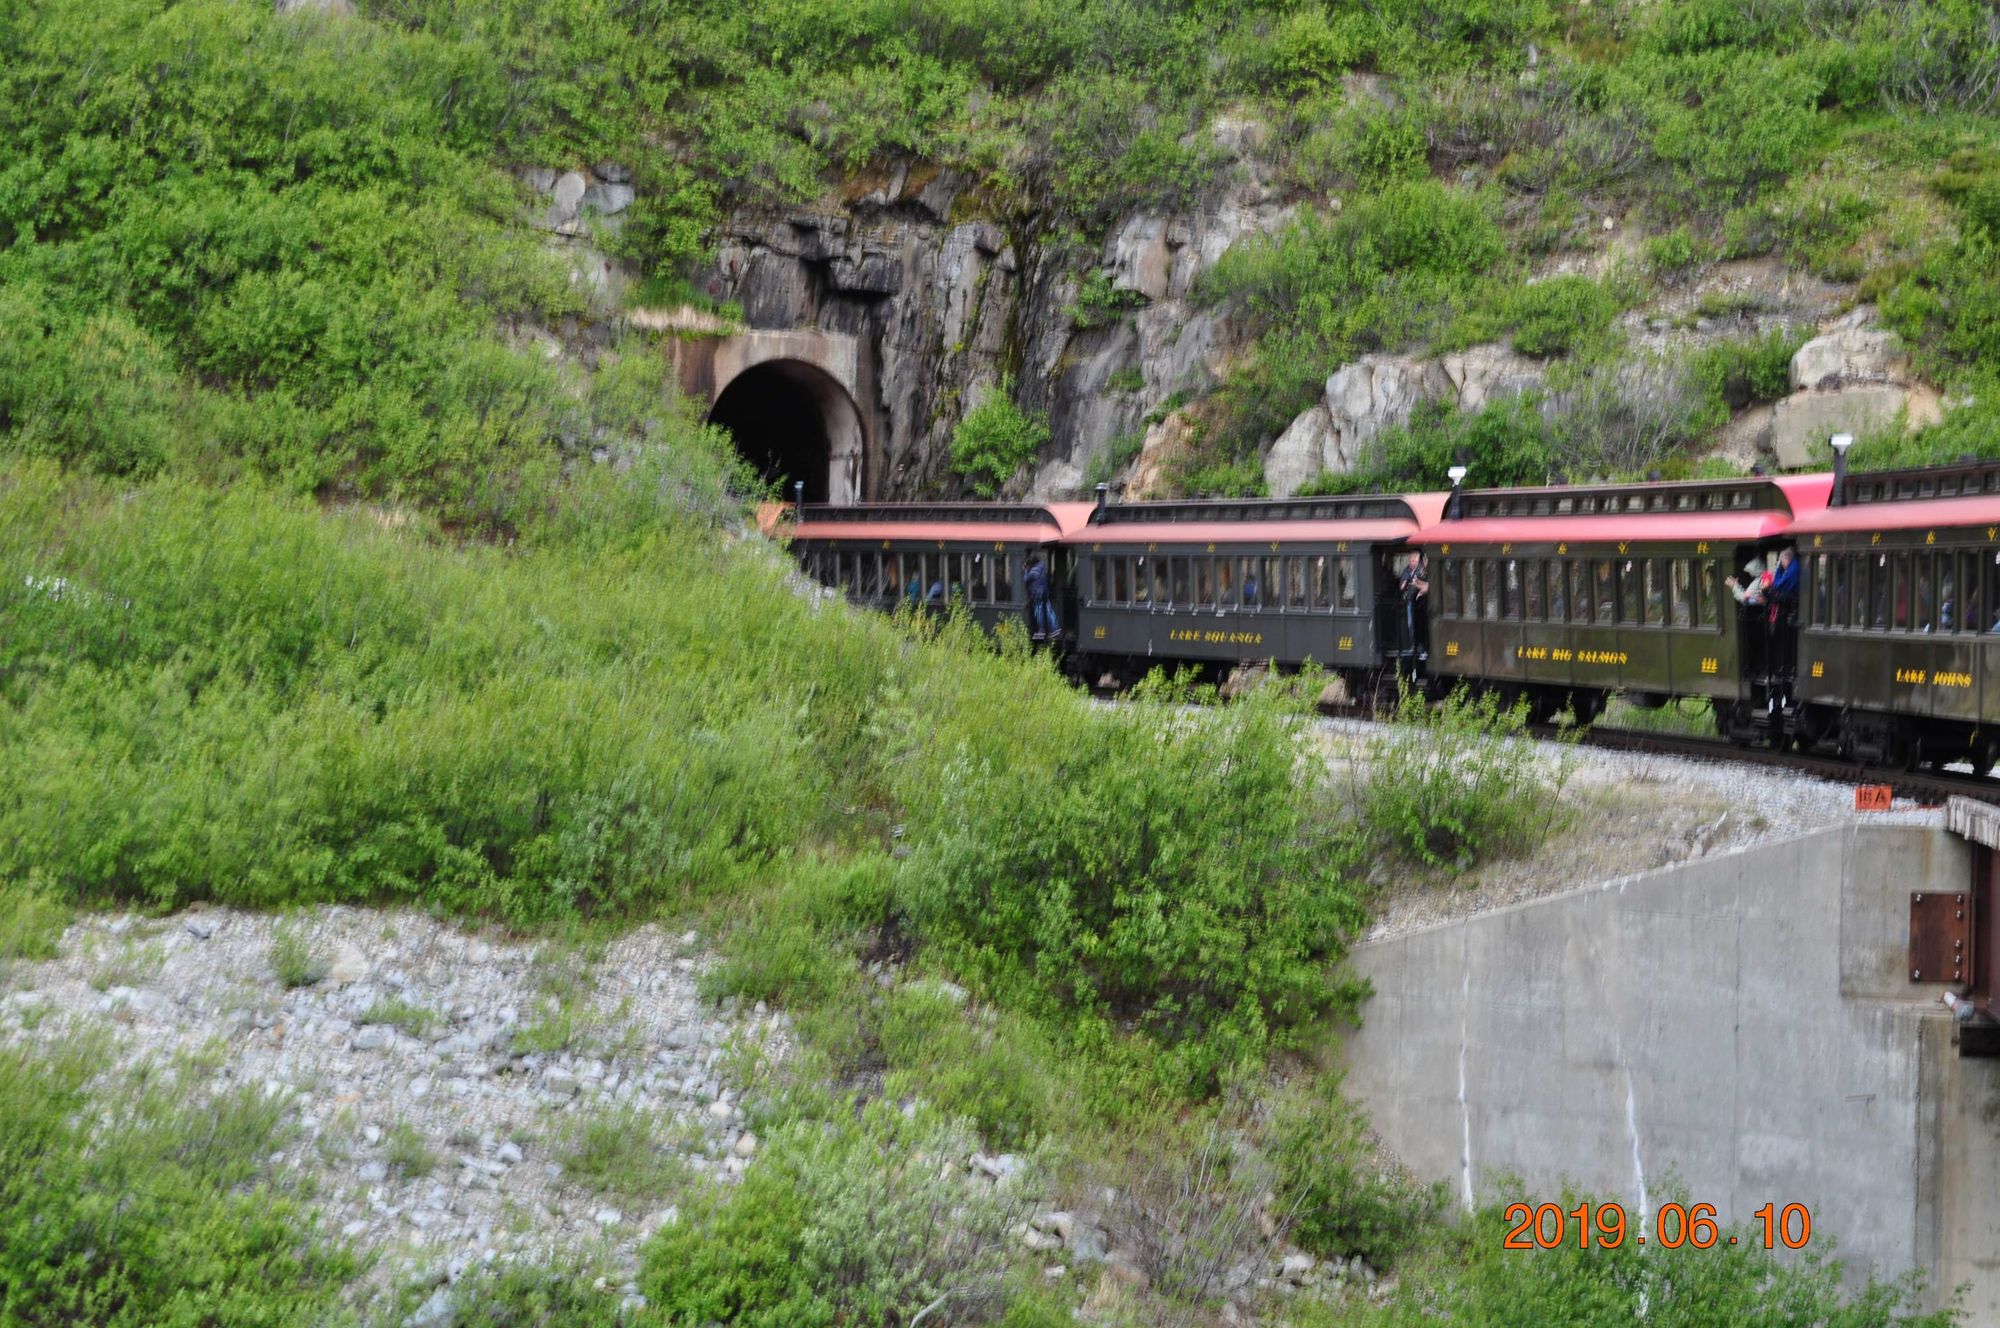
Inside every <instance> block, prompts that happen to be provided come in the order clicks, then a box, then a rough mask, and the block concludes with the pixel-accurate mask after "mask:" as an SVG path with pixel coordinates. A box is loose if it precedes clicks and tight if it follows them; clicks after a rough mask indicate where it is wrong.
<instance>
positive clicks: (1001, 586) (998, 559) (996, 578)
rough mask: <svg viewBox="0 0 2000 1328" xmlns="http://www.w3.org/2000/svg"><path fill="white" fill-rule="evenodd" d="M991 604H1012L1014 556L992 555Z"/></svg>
mask: <svg viewBox="0 0 2000 1328" xmlns="http://www.w3.org/2000/svg"><path fill="white" fill-rule="evenodd" d="M993 602H994V603H995V604H1012V603H1013V602H1014V555H1013V554H1011V553H996V554H994V555H993Z"/></svg>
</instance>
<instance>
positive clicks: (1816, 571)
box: [1806, 553, 1833, 627]
mask: <svg viewBox="0 0 2000 1328" xmlns="http://www.w3.org/2000/svg"><path fill="white" fill-rule="evenodd" d="M1828 563H1829V559H1828V557H1827V555H1826V554H1823V553H1816V554H1814V555H1813V556H1812V561H1811V562H1809V563H1807V564H1806V570H1807V571H1808V573H1809V574H1810V575H1811V576H1812V600H1811V603H1812V619H1811V621H1812V623H1813V625H1814V626H1815V627H1824V626H1826V624H1827V611H1828V609H1829V607H1830V606H1831V604H1832V596H1833V587H1832V586H1831V585H1830V584H1828V582H1827V579H1826V578H1827V567H1828Z"/></svg>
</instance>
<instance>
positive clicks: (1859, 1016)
mask: <svg viewBox="0 0 2000 1328" xmlns="http://www.w3.org/2000/svg"><path fill="white" fill-rule="evenodd" d="M1973 851H1974V850H1973V848H1972V846H1970V845H1968V844H1967V843H1966V842H1965V841H1964V840H1962V839H1959V838H1957V837H1956V836H1953V835H1951V834H1949V833H1947V832H1946V831H1945V830H1943V829H1941V828H1937V827H1934V826H1928V825H1867V824H1856V825H1850V826H1844V827H1840V828H1836V829H1832V830H1825V831H1819V832H1815V833H1812V834H1807V835H1801V836H1798V837H1796V838H1792V839H1787V840H1782V841H1778V842H1775V843H1767V844H1763V845H1758V846H1754V847H1751V848H1747V849H1744V850H1740V851H1738V852H1734V853H1729V854H1720V855H1717V856H1715V857H1711V858H1705V859H1700V860H1697V861H1694V862H1690V863H1686V864H1683V865H1680V866H1676V867H1671V868H1666V869H1662V870H1659V871H1654V872H1648V873H1644V874H1641V875H1636V876H1631V877H1626V878H1624V879H1621V880H1617V881H1612V882H1609V883H1607V884H1605V885H1602V886H1596V887H1591V888H1587V889H1581V890H1576V891H1571V892H1569V893H1565V894H1561V895H1556V896H1552V897H1549V898H1545V899H1540V900H1535V901H1533V902H1529V903H1524V904H1520V905H1516V906H1514V907H1511V908H1507V909H1502V910H1497V911H1494V912H1489V913H1483V914H1478V915H1475V916H1471V917H1467V918H1463V919H1458V920H1455V921H1452V922H1449V923H1445V924H1442V925H1439V926H1435V927H1431V928H1428V929H1425V930H1422V931H1416V932H1411V933H1407V934H1403V935H1399V936H1394V937H1388V938H1384V939H1382V940H1379V941H1372V942H1368V943H1366V944H1363V945H1361V946H1359V947H1357V948H1356V950H1355V952H1354V964H1355V967H1356V968H1357V969H1358V970H1359V971H1360V972H1361V973H1362V974H1363V975H1365V976H1366V977H1368V978H1369V979H1370V981H1371V982H1372V983H1373V985H1374V989H1375V995H1374V998H1373V999H1372V1000H1371V1001H1370V1002H1369V1003H1368V1005H1367V1006H1366V1007H1364V1009H1363V1012H1362V1017H1363V1025H1362V1027H1361V1029H1360V1030H1359V1031H1358V1032H1356V1033H1355V1034H1353V1035H1352V1036H1351V1037H1350V1038H1349V1039H1348V1041H1347V1043H1346V1046H1345V1053H1344V1054H1345V1059H1346V1062H1347V1066H1348V1078H1347V1084H1348V1088H1349V1091H1350V1092H1351V1093H1353V1094H1354V1096H1355V1097H1356V1098H1357V1099H1358V1100H1359V1101H1360V1102H1361V1103H1362V1104H1363V1105H1364V1106H1365V1107H1366V1108H1367V1109H1368V1112H1369V1115H1370V1117H1371V1119H1372V1120H1373V1122H1374V1124H1375V1128H1376V1130H1377V1132H1378V1133H1379V1134H1380V1135H1381V1136H1382V1138H1383V1141H1384V1143H1385V1144H1386V1145H1387V1146H1388V1147H1389V1149H1390V1150H1391V1151H1392V1152H1393V1153H1395V1154H1396V1155H1397V1156H1398V1157H1399V1158H1400V1159H1401V1160H1402V1161H1403V1162H1404V1163H1405V1164H1406V1165H1407V1166H1409V1167H1410V1168H1411V1170H1412V1171H1414V1172H1415V1173H1416V1174H1417V1175H1418V1176H1420V1177H1422V1178H1423V1179H1426V1180H1444V1181H1447V1182H1448V1183H1449V1184H1450V1185H1451V1187H1452V1190H1453V1192H1454V1194H1456V1195H1458V1196H1459V1197H1460V1198H1461V1199H1463V1198H1464V1197H1465V1196H1466V1194H1467V1193H1468V1192H1472V1193H1476V1194H1481V1195H1484V1194H1487V1193H1490V1185H1491V1183H1492V1181H1493V1180H1494V1179H1496V1178H1498V1177H1502V1176H1514V1177H1519V1178H1520V1180H1521V1181H1522V1182H1523V1183H1524V1184H1525V1185H1526V1187H1527V1189H1528V1192H1529V1193H1530V1194H1532V1195H1536V1196H1540V1197H1546V1198H1548V1199H1557V1198H1560V1197H1561V1189H1562V1186H1563V1184H1564V1183H1565V1182H1569V1183H1571V1184H1574V1185H1576V1186H1578V1187H1580V1188H1582V1189H1584V1190H1588V1191H1591V1192H1594V1193H1596V1194H1598V1195H1600V1196H1602V1197H1603V1198H1605V1199H1617V1200H1618V1201H1620V1202H1622V1203H1623V1204H1624V1206H1625V1208H1626V1210H1627V1212H1628V1214H1631V1215H1636V1214H1638V1213H1639V1212H1641V1211H1652V1210H1656V1209H1657V1208H1658V1206H1659V1204H1660V1203H1661V1202H1662V1201H1663V1197H1664V1194H1663V1192H1664V1191H1665V1190H1666V1189H1667V1187H1668V1185H1669V1183H1670V1181H1669V1178H1670V1177H1671V1178H1672V1179H1671V1184H1673V1185H1676V1186H1678V1187H1679V1188H1680V1189H1681V1190H1682V1191H1683V1192H1684V1194H1685V1198H1686V1200H1687V1201H1688V1202H1690V1203H1696V1202H1698V1203H1712V1204H1714V1205H1715V1207H1716V1208H1717V1210H1718V1211H1719V1213H1720V1215H1721V1218H1722V1220H1723V1221H1724V1222H1725V1223H1751V1222H1752V1221H1753V1220H1754V1219H1753V1218H1752V1214H1753V1213H1754V1212H1755V1210H1757V1209H1758V1208H1760V1207H1762V1206H1763V1205H1764V1204H1765V1203H1771V1204H1774V1205H1775V1206H1776V1207H1777V1208H1780V1209H1782V1208H1783V1207H1784V1206H1785V1205H1786V1204H1790V1203H1801V1204H1804V1205H1806V1207H1807V1208H1808V1209H1809V1210H1810V1211H1811V1213H1812V1218H1813V1233H1814V1234H1813V1241H1812V1244H1813V1246H1820V1245H1822V1244H1823V1242H1824V1239H1825V1238H1826V1237H1829V1236H1830V1237H1834V1238H1837V1240H1838V1242H1839V1254H1840V1257H1841V1258H1842V1259H1843V1260H1844V1261H1846V1262H1847V1264H1848V1265H1849V1268H1850V1272H1851V1273H1861V1272H1863V1271H1872V1272H1874V1273H1875V1274H1877V1275H1881V1276H1886V1277H1895V1276H1898V1275H1900V1274H1901V1273H1902V1272H1903V1271H1904V1270H1905V1269H1907V1268H1910V1267H1912V1266H1915V1267H1918V1268H1921V1269H1923V1270H1924V1271H1925V1272H1926V1274H1927V1275H1928V1280H1929V1283H1930V1287H1931V1290H1932V1294H1933V1295H1934V1296H1936V1295H1941V1294H1944V1293H1948V1292H1949V1290H1950V1289H1951V1288H1952V1287H1954V1286H1956V1285H1958V1284H1960V1283H1969V1284H1970V1286H1969V1290H1968V1292H1967V1295H1966V1298H1965V1300H1964V1302H1963V1306H1964V1308H1965V1309H1966V1310H1967V1311H1968V1319H1967V1322H1968V1323H1971V1324H1975V1325H2000V1147H1996V1145H2000V1060H1979V1059H1961V1058H1960V1056H1959V1055H1958V1052H1957V1049H1956V1048H1955V1047H1954V1046H1953V1045H1952V1037H1951V1023H1950V1016H1949V1015H1948V1014H1947V1012H1946V1011H1945V1009H1944V1007H1943V1006H1941V1005H1940V1004H1939V1003H1938V1000H1937V998H1938V995H1939V994H1940V993H1941V992H1942V991H1943V990H1945V987H1944V986H1943V985H1942V984H1933V983H1915V982H1912V981H1911V980H1910V974H1909V971H1908V968H1907V959H1906V956H1907V946H1908V939H1909V925H1910V903H1909V896H1910V894H1911V892H1913V891H1963V890H1965V889H1966V888H1967V883H1968V881H1969V879H1970V873H1971V869H1972V862H1973V856H1972V855H1973Z"/></svg>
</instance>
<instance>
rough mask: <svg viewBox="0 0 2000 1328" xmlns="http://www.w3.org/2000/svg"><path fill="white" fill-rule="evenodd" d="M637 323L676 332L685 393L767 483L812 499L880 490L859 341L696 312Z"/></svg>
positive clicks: (655, 315) (866, 364) (643, 316)
mask: <svg viewBox="0 0 2000 1328" xmlns="http://www.w3.org/2000/svg"><path fill="white" fill-rule="evenodd" d="M632 321H633V322H634V323H635V324H637V325H639V326H642V327H647V328H652V329H654V330H658V331H664V332H670V333H673V334H675V335H674V337H673V338H672V339H671V340H670V341H669V342H668V343H667V344H668V347H669V350H668V354H669V356H670V358H671V360H672V362H673V366H674V372H675V374H676V376H677V378H678V379H679V383H680V389H681V392H682V393H683V394H685V395H686V396H688V397H690V398H692V399H694V400H696V401H702V402H706V403H708V406H709V410H708V419H709V422H710V423H712V424H717V425H720V426H721V427H723V428H725V429H727V430H729V432H730V433H731V434H732V435H734V437H735V439H736V446H737V448H738V450H739V451H741V452H742V453H743V456H744V458H745V459H746V460H748V461H749V462H750V464H751V465H753V466H755V467H756V468H757V469H758V471H759V472H760V473H761V474H763V475H764V476H765V477H766V478H769V479H777V478H780V477H783V478H784V479H786V480H787V481H788V482H789V481H793V480H803V481H805V486H806V501H807V502H830V503H852V502H859V501H861V500H862V499H863V498H866V497H869V496H871V495H872V494H874V493H875V492H876V491H877V490H878V489H879V488H880V482H881V481H880V469H881V468H880V463H879V460H878V457H879V453H878V446H879V443H878V440H877V439H876V438H875V437H874V433H875V430H874V428H873V427H872V421H871V419H870V416H869V414H868V412H866V411H864V410H863V409H862V408H861V406H860V404H859V403H861V402H863V401H872V400H874V398H875V390H874V389H875V384H874V372H873V366H872V364H871V363H870V359H871V358H872V357H871V356H870V355H869V354H868V353H867V351H866V346H865V343H864V342H863V341H862V339H861V338H859V337H856V336H850V335H847V334H844V333H839V332H822V331H819V330H817V329H810V328H804V329H781V330H750V331H731V330H729V329H727V328H726V326H725V325H723V324H721V323H719V322H718V321H716V320H715V319H713V318H712V317H711V316H709V315H706V314H703V313H700V312H699V311H696V310H691V309H681V310H675V311H672V312H669V313H661V312H655V311H650V310H645V311H637V312H635V314H634V316H633V318H632ZM787 496H788V497H789V494H788V495H787Z"/></svg>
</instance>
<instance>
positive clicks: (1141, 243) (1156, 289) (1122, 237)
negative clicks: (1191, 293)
mask: <svg viewBox="0 0 2000 1328" xmlns="http://www.w3.org/2000/svg"><path fill="white" fill-rule="evenodd" d="M1108 249H1109V252H1108V253H1107V254H1106V255H1105V266H1107V267H1109V268H1110V269H1111V284H1112V286H1113V287H1115V288H1116V289H1118V290H1122V291H1135V292H1137V293H1138V294H1140V295H1143V296H1145V297H1146V299H1148V300H1164V299H1166V298H1167V290H1168V284H1169V282H1170V280H1171V278H1172V275H1173V250H1172V248H1171V247H1170V246H1169V245H1168V243H1167V221H1166V218H1164V217H1160V216H1152V215H1148V214H1145V213H1141V214H1139V215H1137V216H1134V217H1132V218H1130V219H1129V220H1127V221H1126V223H1125V227H1124V229H1123V230H1121V231H1119V232H1118V234H1117V235H1115V236H1113V237H1112V239H1111V242H1110V244H1109V246H1108Z"/></svg>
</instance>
